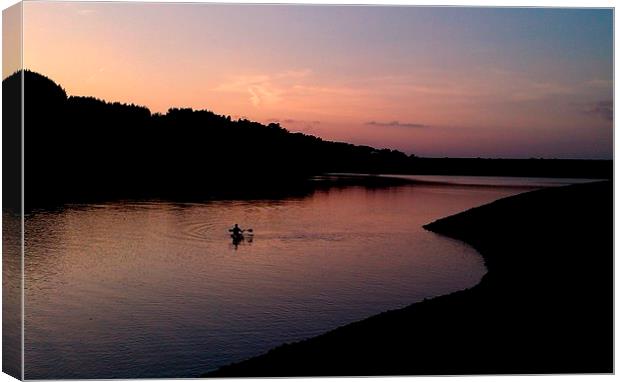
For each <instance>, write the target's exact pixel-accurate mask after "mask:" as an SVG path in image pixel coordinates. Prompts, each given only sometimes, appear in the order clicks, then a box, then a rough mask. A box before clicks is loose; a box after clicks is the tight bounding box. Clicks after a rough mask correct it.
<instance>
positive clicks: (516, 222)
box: [205, 181, 613, 377]
mask: <svg viewBox="0 0 620 382" xmlns="http://www.w3.org/2000/svg"><path fill="white" fill-rule="evenodd" d="M612 188H613V187H612V183H611V182H609V181H608V182H599V183H591V184H582V185H575V186H568V187H560V188H549V189H543V190H538V191H533V192H526V193H523V194H520V195H516V196H513V197H508V198H505V199H501V200H498V201H496V202H493V203H490V204H488V205H485V206H482V207H478V208H474V209H471V210H468V211H465V212H463V213H460V214H457V215H454V216H450V217H447V218H444V219H440V220H438V221H435V222H433V223H431V224H428V225H427V226H425V228H426V229H428V230H430V231H433V232H436V233H438V234H442V235H446V236H450V237H453V238H457V239H460V240H463V241H465V242H467V243H469V244H471V245H472V246H474V247H475V248H476V249H477V250H478V251H479V252H480V254H481V255H482V256H483V258H484V260H485V263H486V266H487V268H488V273H487V274H486V275H485V276H484V277H483V279H482V281H481V282H480V283H479V284H478V285H476V286H474V287H472V288H470V289H467V290H464V291H459V292H455V293H452V294H450V295H446V296H441V297H437V298H433V299H429V300H424V301H423V302H419V303H416V304H412V305H410V306H408V307H406V308H403V309H399V310H394V311H389V312H385V313H381V314H379V315H376V316H373V317H370V318H368V319H365V320H362V321H358V322H354V323H352V324H349V325H346V326H343V327H340V328H337V329H335V330H332V331H330V332H328V333H325V334H323V335H321V336H318V337H314V338H311V339H308V340H305V341H301V342H297V343H294V344H285V345H282V346H279V347H277V348H275V349H273V350H271V351H270V352H268V353H266V354H263V355H261V356H258V357H254V358H251V359H249V360H246V361H243V362H240V363H237V364H233V365H229V366H225V367H222V368H220V369H219V370H217V371H215V372H211V373H209V374H206V375H205V376H207V377H233V376H235V377H237V376H254V377H259V376H264V377H267V376H339V375H352V376H353V375H394V374H408V375H425V374H437V375H450V374H488V373H492V374H499V373H510V374H521V373H526V374H544V373H611V372H612V371H613V208H612V203H613V190H612Z"/></svg>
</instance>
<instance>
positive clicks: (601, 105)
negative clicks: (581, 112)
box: [585, 101, 614, 121]
mask: <svg viewBox="0 0 620 382" xmlns="http://www.w3.org/2000/svg"><path fill="white" fill-rule="evenodd" d="M585 112H586V113H587V114H591V115H595V116H597V117H600V118H603V119H605V120H607V121H613V120H614V104H613V102H612V101H599V102H596V103H594V104H592V105H590V107H589V108H587V109H586V110H585Z"/></svg>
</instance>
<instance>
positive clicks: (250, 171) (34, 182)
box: [2, 70, 612, 205]
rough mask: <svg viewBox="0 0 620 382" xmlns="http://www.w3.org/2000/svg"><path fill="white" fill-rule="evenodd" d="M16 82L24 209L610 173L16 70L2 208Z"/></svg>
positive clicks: (15, 176)
mask: <svg viewBox="0 0 620 382" xmlns="http://www.w3.org/2000/svg"><path fill="white" fill-rule="evenodd" d="M22 74H23V76H22ZM22 79H23V85H24V87H23V88H24V94H23V95H24V97H23V98H24V104H23V106H24V110H23V118H24V173H25V178H24V184H25V201H26V204H27V205H38V204H41V203H55V202H65V201H79V200H87V199H95V198H103V199H109V198H143V197H149V198H176V197H197V198H201V197H210V196H213V195H230V196H238V195H243V194H250V193H255V192H257V191H260V190H265V191H267V190H275V189H278V188H281V187H287V186H291V185H295V184H301V183H304V182H306V180H307V179H308V178H309V177H310V176H311V175H315V174H321V173H327V172H356V173H399V174H404V173H409V174H416V173H418V174H429V173H433V174H472V175H473V174H477V175H528V176H587V177H610V176H611V175H610V174H611V168H612V164H611V161H562V160H496V159H447V158H446V159H432V158H418V157H416V156H415V155H409V156H408V155H406V154H404V153H402V152H400V151H396V150H390V149H376V148H373V147H369V146H360V145H353V144H349V143H343V142H331V141H325V140H323V139H321V138H318V137H315V136H311V135H306V134H302V133H292V132H289V131H287V130H286V129H284V128H283V127H282V126H280V125H279V124H277V123H270V124H267V125H265V124H261V123H258V122H253V121H249V120H247V119H238V120H233V119H231V117H230V116H223V115H218V114H215V113H213V112H212V111H209V110H192V109H189V108H180V109H179V108H173V109H170V110H168V112H167V113H165V114H160V113H151V112H150V110H149V109H148V108H146V107H143V106H138V105H133V104H122V103H119V102H106V101H103V100H100V99H96V98H93V97H76V96H68V95H67V93H66V92H65V90H64V89H63V88H62V87H61V86H60V85H58V84H56V83H55V82H54V81H52V80H51V79H49V78H47V77H45V76H43V75H41V74H38V73H36V72H33V71H29V70H25V71H19V72H16V73H14V74H13V75H11V76H9V77H7V78H6V79H5V80H3V83H2V87H3V93H4V97H3V110H4V114H3V115H4V117H3V124H4V133H3V137H4V138H3V139H4V142H5V144H4V145H3V146H4V147H3V152H4V153H3V155H4V161H3V163H4V165H3V174H4V176H5V179H7V180H8V181H9V182H12V184H14V185H15V187H12V188H11V189H10V190H9V191H8V193H7V196H6V197H5V205H6V204H7V203H6V202H9V203H11V201H13V202H14V203H17V201H16V200H17V199H18V190H20V189H19V187H18V186H17V183H19V171H18V170H17V169H19V158H20V156H21V152H20V148H19V147H18V146H19V144H20V134H21V132H20V130H19V126H20V125H21V124H20V122H21V109H20V105H21V81H22ZM20 171H21V170H20ZM5 184H7V183H5Z"/></svg>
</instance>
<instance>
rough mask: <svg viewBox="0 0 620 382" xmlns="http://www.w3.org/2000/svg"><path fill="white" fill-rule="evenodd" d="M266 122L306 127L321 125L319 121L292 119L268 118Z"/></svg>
mask: <svg viewBox="0 0 620 382" xmlns="http://www.w3.org/2000/svg"><path fill="white" fill-rule="evenodd" d="M267 122H269V123H290V124H293V123H305V124H307V125H318V124H320V123H321V121H306V120H303V119H292V118H285V119H280V118H269V119H267Z"/></svg>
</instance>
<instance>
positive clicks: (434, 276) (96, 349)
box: [25, 186, 521, 379]
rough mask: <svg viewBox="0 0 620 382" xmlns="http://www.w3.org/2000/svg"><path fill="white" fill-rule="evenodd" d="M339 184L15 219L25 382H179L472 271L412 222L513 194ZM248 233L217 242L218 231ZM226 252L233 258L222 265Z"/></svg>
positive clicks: (476, 261)
mask: <svg viewBox="0 0 620 382" xmlns="http://www.w3.org/2000/svg"><path fill="white" fill-rule="evenodd" d="M520 191H521V189H512V188H480V189H478V188H474V187H458V186H450V187H445V186H414V187H394V188H383V189H367V188H362V187H349V188H341V189H337V188H336V189H330V190H322V191H317V192H314V193H310V194H307V195H305V196H304V197H298V198H291V199H283V200H273V201H272V200H262V201H255V200H254V201H253V200H245V201H210V202H206V203H167V202H148V203H136V202H131V203H130V202H124V203H109V204H96V205H94V204H91V205H74V206H68V207H67V208H65V209H62V210H56V211H45V210H39V211H35V212H33V213H32V214H30V215H29V216H28V217H27V219H26V232H27V236H26V237H27V242H26V248H27V256H26V261H25V268H26V291H25V293H26V328H27V329H26V338H25V346H26V378H29V379H40V378H133V377H193V376H197V375H199V374H200V373H202V372H205V371H208V370H212V369H214V368H217V367H218V366H221V365H224V364H227V363H230V362H235V361H239V360H242V359H245V358H247V357H250V356H253V355H257V354H259V353H262V352H264V351H267V350H269V349H270V348H272V347H274V346H277V345H279V344H282V343H284V342H291V341H296V340H300V339H303V338H307V337H309V336H313V335H317V334H320V333H322V332H324V331H327V330H329V329H331V328H334V327H337V326H340V325H343V324H346V323H348V322H352V321H355V320H359V319H362V318H365V317H367V316H369V315H372V314H375V313H378V312H381V311H384V310H387V309H394V308H398V307H402V306H405V305H408V304H410V303H412V302H415V301H419V300H421V299H423V298H425V297H430V296H435V295H440V294H445V293H449V292H451V291H454V290H458V289H463V288H466V287H469V286H471V285H474V284H475V283H477V281H478V280H479V279H480V277H481V276H482V275H483V274H484V267H483V264H482V260H481V258H480V257H479V256H478V254H477V253H475V251H474V250H473V249H471V248H470V247H467V246H465V245H463V244H462V243H460V242H458V241H454V240H450V239H446V238H443V237H440V236H438V235H435V234H432V233H429V232H426V231H424V230H423V229H422V228H421V226H422V225H423V224H425V223H428V222H430V221H432V220H434V219H436V218H439V217H441V216H446V215H449V214H452V213H456V212H458V211H461V210H464V209H467V208H470V207H472V206H475V205H480V204H484V203H486V202H489V201H492V200H495V199H497V198H500V197H503V196H507V195H510V194H514V193H517V192H520ZM231 221H232V222H239V223H240V225H241V226H247V227H252V228H253V229H254V232H253V234H254V235H252V237H250V236H249V235H248V236H246V235H244V237H243V239H242V240H238V241H237V240H234V239H233V238H231V237H230V233H229V232H228V229H229V227H230V225H229V223H230V222H231ZM231 251H233V252H234V253H235V256H230V253H231Z"/></svg>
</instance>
